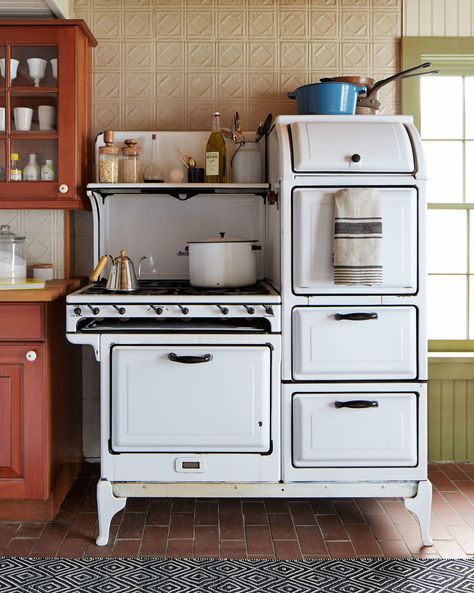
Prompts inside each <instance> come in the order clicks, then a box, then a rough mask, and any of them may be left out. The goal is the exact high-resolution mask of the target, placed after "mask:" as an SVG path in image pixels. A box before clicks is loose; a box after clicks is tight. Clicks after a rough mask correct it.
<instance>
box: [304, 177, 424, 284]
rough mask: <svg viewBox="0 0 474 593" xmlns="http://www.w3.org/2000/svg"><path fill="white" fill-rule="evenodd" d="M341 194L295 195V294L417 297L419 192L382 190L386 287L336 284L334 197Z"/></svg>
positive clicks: (317, 191)
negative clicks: (404, 295)
mask: <svg viewBox="0 0 474 593" xmlns="http://www.w3.org/2000/svg"><path fill="white" fill-rule="evenodd" d="M338 189H340V188H338V187H334V188H332V187H331V188H305V189H297V190H295V191H294V192H293V290H294V292H295V294H351V293H352V294H414V293H416V291H417V275H418V261H417V260H418V254H417V249H418V248H417V224H418V222H417V208H418V199H417V192H416V190H415V189H414V188H412V187H383V188H377V190H378V193H379V198H380V205H381V211H382V227H383V231H382V233H383V246H382V265H383V283H382V284H380V285H377V286H363V285H359V286H350V285H347V286H343V285H336V284H334V270H333V267H332V253H333V241H334V195H335V193H336V191H337V190H338Z"/></svg>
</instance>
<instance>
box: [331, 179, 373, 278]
mask: <svg viewBox="0 0 474 593" xmlns="http://www.w3.org/2000/svg"><path fill="white" fill-rule="evenodd" d="M334 215H335V217H334V256H333V258H334V283H335V284H365V285H368V286H372V285H374V284H381V283H382V278H383V267H382V216H381V211H380V200H379V195H378V191H377V190H376V189H372V188H365V187H362V188H350V189H340V190H339V191H337V192H336V196H335V213H334Z"/></svg>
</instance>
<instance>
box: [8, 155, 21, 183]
mask: <svg viewBox="0 0 474 593" xmlns="http://www.w3.org/2000/svg"><path fill="white" fill-rule="evenodd" d="M18 160H19V156H18V153H16V152H12V153H11V155H10V181H21V180H22V172H21V169H20V167H19V166H18Z"/></svg>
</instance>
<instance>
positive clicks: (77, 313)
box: [74, 307, 82, 315]
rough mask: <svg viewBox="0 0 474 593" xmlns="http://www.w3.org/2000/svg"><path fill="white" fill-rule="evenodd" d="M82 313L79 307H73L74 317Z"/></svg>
mask: <svg viewBox="0 0 474 593" xmlns="http://www.w3.org/2000/svg"><path fill="white" fill-rule="evenodd" d="M81 313H82V309H81V308H80V307H74V315H80V314H81Z"/></svg>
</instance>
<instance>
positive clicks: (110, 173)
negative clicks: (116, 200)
mask: <svg viewBox="0 0 474 593" xmlns="http://www.w3.org/2000/svg"><path fill="white" fill-rule="evenodd" d="M114 139H115V138H114V133H113V132H112V131H111V130H106V131H105V132H104V142H105V146H100V147H99V183H118V180H119V152H120V149H119V147H118V146H114Z"/></svg>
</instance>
